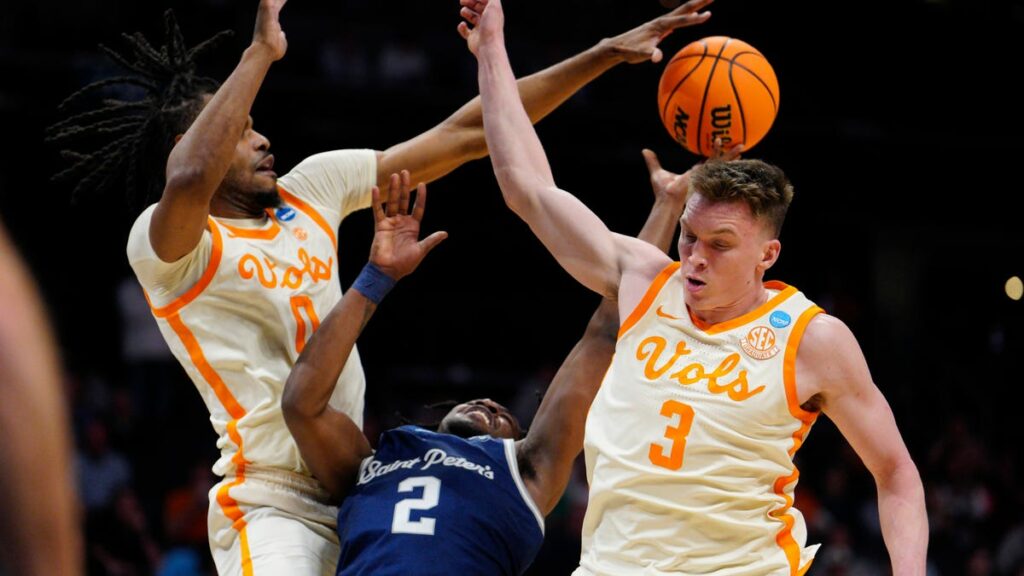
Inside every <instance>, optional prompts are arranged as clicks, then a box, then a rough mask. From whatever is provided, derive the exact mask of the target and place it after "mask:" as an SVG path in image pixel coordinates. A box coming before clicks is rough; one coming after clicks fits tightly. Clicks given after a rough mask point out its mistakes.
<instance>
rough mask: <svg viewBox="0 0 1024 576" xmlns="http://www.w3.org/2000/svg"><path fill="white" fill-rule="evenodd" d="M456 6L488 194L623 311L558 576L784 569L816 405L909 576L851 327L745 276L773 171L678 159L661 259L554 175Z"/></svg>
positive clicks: (778, 188)
mask: <svg viewBox="0 0 1024 576" xmlns="http://www.w3.org/2000/svg"><path fill="white" fill-rule="evenodd" d="M706 4H707V2H706V1H705V0H693V1H691V2H689V3H688V5H689V6H690V7H691V8H696V9H699V8H700V7H702V6H703V5H706ZM474 8H475V10H476V12H477V14H478V17H477V18H474V23H475V24H476V26H475V28H474V29H473V30H471V31H464V33H463V36H465V37H467V40H468V43H469V47H470V49H471V50H472V51H473V53H474V54H475V55H476V56H477V58H478V60H479V81H480V92H481V96H482V98H483V107H484V128H485V131H486V134H487V143H488V146H489V148H490V151H491V159H492V162H493V164H494V172H495V174H496V176H497V178H498V182H499V184H500V186H501V189H502V192H503V194H504V196H505V200H506V202H507V203H508V205H509V207H511V208H512V210H514V211H515V212H516V213H517V214H519V215H520V216H521V217H522V218H523V219H524V220H525V221H526V222H527V223H528V224H529V225H530V228H531V229H532V230H533V231H534V233H535V234H536V235H537V236H538V238H540V240H541V241H542V242H543V243H544V245H545V246H547V248H548V250H549V251H550V252H551V253H552V254H553V255H554V256H555V258H556V259H557V260H558V262H559V263H560V264H561V265H562V266H563V267H564V268H565V269H566V270H567V271H568V272H569V273H570V274H572V275H573V276H574V277H575V278H576V279H577V280H579V281H580V282H581V283H583V284H584V285H586V286H587V287H589V288H591V289H592V290H594V291H596V292H598V293H600V294H603V295H605V296H606V297H618V302H619V315H620V318H623V319H624V320H623V321H622V324H621V328H620V331H619V340H618V343H617V345H616V353H615V357H614V360H613V361H612V366H611V368H610V369H609V372H608V375H607V376H606V379H605V381H604V383H603V384H602V387H601V390H600V391H599V392H598V395H597V397H596V399H595V400H594V403H593V405H592V407H591V410H590V414H589V416H588V420H587V428H586V440H585V450H586V455H587V471H588V476H589V479H590V501H589V504H588V509H587V515H586V519H585V520H584V527H583V553H582V557H581V560H580V568H579V569H578V570H577V572H576V573H577V574H579V575H591V574H602V575H616V576H619V575H628V574H650V575H654V574H679V573H686V574H710V573H714V574H793V575H796V574H802V573H803V572H804V571H806V570H807V568H808V566H809V565H810V562H811V560H812V559H813V557H814V553H815V551H816V548H817V547H816V546H810V547H808V546H806V531H805V526H804V522H803V519H802V517H801V515H800V513H799V512H798V511H797V510H796V509H794V508H793V507H792V504H793V487H794V485H795V484H796V480H797V477H798V473H797V470H796V468H795V466H794V465H793V460H792V458H793V454H794V453H795V452H796V450H797V449H798V448H799V447H800V445H801V444H802V443H803V441H804V439H805V438H806V435H807V432H808V430H809V429H810V427H811V425H812V423H813V422H814V420H815V418H817V416H818V414H819V413H820V412H824V413H825V414H827V415H828V416H829V418H830V419H831V420H832V421H833V422H835V424H836V426H837V427H838V428H839V430H840V431H841V432H842V434H843V435H844V436H845V437H846V439H847V440H848V441H849V442H850V444H851V445H852V446H853V448H854V449H855V450H856V452H857V454H859V455H860V457H861V458H862V459H863V461H864V463H865V464H866V465H867V467H868V469H869V470H870V471H871V473H872V474H873V475H874V477H875V480H876V483H877V486H878V505H879V513H880V518H881V526H882V534H883V536H884V539H885V542H886V545H887V547H888V550H889V554H890V557H891V560H892V566H893V571H894V573H896V574H923V573H924V568H925V551H926V548H927V541H928V524H927V517H926V514H925V507H924V492H923V489H922V486H921V480H920V476H919V475H918V472H917V468H916V467H915V466H914V463H913V461H912V460H911V459H910V455H909V454H908V452H907V449H906V447H905V445H904V443H903V440H902V439H901V437H900V433H899V430H898V429H897V427H896V423H895V421H894V418H893V415H892V412H891V410H890V409H889V405H888V403H887V402H886V401H885V398H884V397H883V396H882V394H881V393H880V392H879V390H878V388H877V387H876V386H875V385H874V383H873V382H872V380H871V375H870V374H869V372H868V368H867V365H866V363H865V361H864V357H863V354H862V353H861V351H860V347H859V346H858V344H857V341H856V339H855V338H854V336H853V334H852V333H851V332H850V330H849V329H848V328H847V327H846V326H845V325H844V324H843V323H842V322H841V321H839V320H838V319H836V318H834V317H831V316H828V315H826V314H823V313H822V311H821V309H820V308H818V307H817V306H815V305H814V304H813V303H812V302H811V301H810V300H808V299H807V298H806V297H805V296H803V295H802V294H801V293H800V292H799V291H797V290H796V288H793V287H791V286H786V285H785V284H782V283H779V282H767V283H765V282H763V278H764V274H765V271H766V270H768V269H769V268H770V267H771V266H772V265H773V264H774V263H775V262H776V260H777V259H778V257H779V252H780V249H781V244H780V243H779V240H778V235H779V230H780V228H781V226H782V221H783V218H784V216H785V213H786V209H787V207H788V205H789V202H790V200H791V199H792V187H791V186H790V184H789V182H788V181H787V180H786V178H785V176H784V175H783V173H782V171H781V170H779V169H778V168H776V167H774V166H771V165H768V164H766V163H764V162H760V161H757V160H742V161H737V162H728V163H708V164H705V165H702V166H699V167H697V168H696V169H694V171H693V172H692V174H691V183H690V185H691V187H690V190H691V195H690V197H689V199H688V200H687V205H686V209H685V211H684V213H683V216H682V218H681V220H680V222H681V225H682V233H681V236H680V241H679V254H680V260H681V261H680V262H672V261H671V260H670V259H669V258H668V257H666V256H665V254H663V253H662V252H660V251H659V250H657V249H654V248H653V247H652V246H650V245H649V244H646V243H644V242H639V241H637V240H636V239H634V238H629V237H626V236H620V235H617V234H613V233H611V232H610V231H609V230H608V228H607V227H605V225H604V224H603V223H602V222H601V221H600V220H599V219H598V218H597V217H596V216H595V215H594V214H593V213H592V212H591V211H590V210H588V209H587V208H586V207H585V206H584V205H583V204H582V203H580V201H579V200H577V199H576V198H575V197H573V196H571V195H570V194H568V193H566V192H564V191H562V190H560V189H559V188H558V187H557V186H556V185H555V181H554V177H553V176H552V174H551V169H550V167H549V166H548V162H547V158H546V157H545V154H544V150H543V148H542V146H541V144H540V141H539V140H538V138H537V135H536V133H535V132H534V130H533V128H532V127H531V126H530V123H529V122H528V120H527V116H526V115H525V113H524V111H523V107H522V105H521V103H520V100H519V98H518V96H517V94H516V91H515V84H514V82H513V76H512V69H511V67H510V65H509V62H508V56H507V54H506V52H505V46H504V36H503V30H502V28H503V24H504V22H503V20H504V16H503V13H502V7H501V2H500V0H490V2H480V3H477V5H475V6H474ZM695 17H699V16H695Z"/></svg>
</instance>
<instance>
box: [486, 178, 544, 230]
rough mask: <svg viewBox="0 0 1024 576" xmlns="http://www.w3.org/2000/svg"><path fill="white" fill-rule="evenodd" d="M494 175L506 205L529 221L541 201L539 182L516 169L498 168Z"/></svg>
mask: <svg viewBox="0 0 1024 576" xmlns="http://www.w3.org/2000/svg"><path fill="white" fill-rule="evenodd" d="M494 175H495V177H496V178H497V180H498V186H499V187H500V188H501V195H502V198H504V199H505V205H506V206H508V207H509V209H511V210H512V211H513V212H515V213H516V214H518V215H519V217H520V218H522V219H524V220H526V221H529V220H530V218H529V217H530V215H531V214H532V213H533V211H534V209H535V208H536V207H537V204H538V201H539V188H540V187H539V185H538V183H537V181H536V180H535V179H532V178H529V177H528V176H527V175H526V174H525V173H524V172H523V171H522V170H518V169H515V168H496V169H495V170H494Z"/></svg>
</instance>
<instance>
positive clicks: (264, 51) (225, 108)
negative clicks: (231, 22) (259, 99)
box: [149, 0, 288, 262]
mask: <svg viewBox="0 0 1024 576" xmlns="http://www.w3.org/2000/svg"><path fill="white" fill-rule="evenodd" d="M286 1H287V0H262V1H261V2H260V5H259V11H258V12H257V15H256V29H255V32H254V33H253V37H252V44H250V45H249V48H247V49H246V51H245V52H244V53H243V54H242V60H241V61H240V62H239V63H238V66H236V67H235V70H234V71H233V72H232V73H231V75H230V76H229V77H228V79H227V80H226V81H225V82H224V84H223V85H222V86H221V87H220V88H219V89H218V90H217V92H216V93H215V94H214V95H213V97H212V98H211V99H210V101H209V102H208V103H207V104H206V106H205V107H204V108H203V111H202V112H201V113H200V114H199V116H198V117H197V118H196V120H195V122H193V123H192V126H190V127H189V129H188V130H187V131H186V132H185V134H184V136H182V138H181V140H180V141H178V143H177V145H175V147H174V149H173V150H172V151H171V155H170V157H169V158H168V160H167V184H166V186H165V187H164V192H163V196H162V197H161V198H160V202H159V203H158V204H157V207H156V210H155V211H154V212H153V220H152V223H151V225H150V229H149V239H150V243H151V244H152V246H153V249H154V250H155V251H156V254H157V256H159V257H160V259H161V260H163V261H164V262H174V261H177V260H178V259H180V258H181V257H182V256H185V255H186V254H188V253H189V252H191V251H192V249H193V248H195V247H196V245H197V244H198V243H199V240H200V239H201V238H202V236H203V229H204V228H205V227H206V218H207V216H208V215H209V213H210V200H211V199H212V198H213V194H214V192H216V191H217V187H218V186H220V183H221V181H222V180H223V179H224V176H225V175H226V174H227V172H228V168H229V166H230V165H231V160H232V158H233V156H234V152H235V146H237V145H238V141H239V139H240V138H241V137H242V135H243V132H245V131H247V130H250V129H251V125H250V121H251V119H250V118H249V110H250V109H251V108H252V104H253V101H255V100H256V93H257V92H258V91H259V89H260V86H261V85H262V84H263V79H264V77H266V75H267V71H268V70H269V69H270V65H271V63H273V62H275V61H277V60H280V59H281V58H282V57H283V56H284V53H285V51H286V50H287V47H288V42H287V41H286V40H285V36H284V32H283V31H282V30H281V24H280V22H279V20H278V15H279V14H280V12H281V8H282V7H283V6H284V4H285V2H286Z"/></svg>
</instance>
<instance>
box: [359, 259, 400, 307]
mask: <svg viewBox="0 0 1024 576" xmlns="http://www.w3.org/2000/svg"><path fill="white" fill-rule="evenodd" d="M395 282H396V280H395V279H394V278H392V277H390V276H388V275H387V274H385V273H383V272H381V271H380V268H377V267H376V266H374V265H373V262H367V263H366V266H363V269H362V271H360V272H359V276H357V277H356V281H355V282H353V283H352V288H353V289H355V290H358V291H359V293H360V294H362V295H363V296H366V299H367V300H370V301H371V302H373V303H374V304H380V301H381V300H383V299H384V296H387V293H388V292H390V291H391V289H392V288H394V286H395Z"/></svg>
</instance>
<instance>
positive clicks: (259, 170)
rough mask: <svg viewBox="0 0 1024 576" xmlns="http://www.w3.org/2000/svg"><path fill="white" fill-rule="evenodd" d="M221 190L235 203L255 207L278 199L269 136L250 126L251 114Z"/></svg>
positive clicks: (265, 206)
mask: <svg viewBox="0 0 1024 576" xmlns="http://www.w3.org/2000/svg"><path fill="white" fill-rule="evenodd" d="M221 191H222V192H223V193H224V194H226V195H229V196H231V197H232V198H231V200H232V201H233V202H235V203H241V204H242V205H244V206H246V207H254V208H255V209H256V210H261V209H263V208H273V207H274V206H277V205H278V204H279V203H280V201H281V200H280V197H279V196H278V194H277V173H276V172H274V155H273V154H271V153H270V140H267V138H266V136H264V135H262V134H260V133H259V132H257V131H256V130H254V129H253V121H252V117H251V116H250V117H249V118H248V120H247V122H246V124H245V129H244V130H243V131H242V135H241V137H240V138H239V139H238V143H237V144H235V154H234V157H233V158H232V160H231V166H230V167H229V168H228V173H227V174H226V175H225V176H224V182H223V184H222V185H221Z"/></svg>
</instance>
